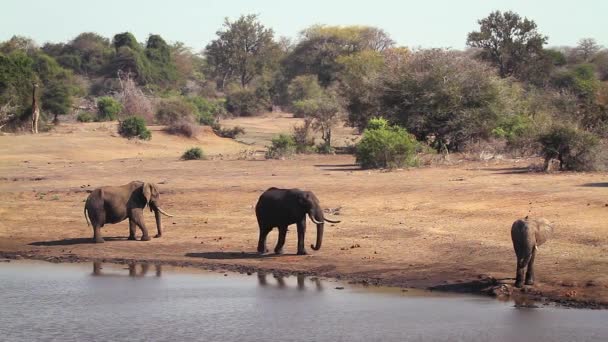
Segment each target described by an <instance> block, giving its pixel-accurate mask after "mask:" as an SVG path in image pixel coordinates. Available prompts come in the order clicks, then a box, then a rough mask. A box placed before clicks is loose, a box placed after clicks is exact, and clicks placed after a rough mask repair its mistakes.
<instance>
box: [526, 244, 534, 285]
mask: <svg viewBox="0 0 608 342" xmlns="http://www.w3.org/2000/svg"><path fill="white" fill-rule="evenodd" d="M535 257H536V248H534V249H532V255H531V256H530V261H528V270H527V271H526V282H525V284H526V285H534V259H535Z"/></svg>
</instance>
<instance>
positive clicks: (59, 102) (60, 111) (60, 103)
mask: <svg viewBox="0 0 608 342" xmlns="http://www.w3.org/2000/svg"><path fill="white" fill-rule="evenodd" d="M41 102H42V110H44V111H48V112H49V113H52V114H53V115H54V119H53V123H54V124H58V123H59V118H58V116H59V115H64V114H67V113H69V112H70V109H71V108H72V96H71V93H70V88H69V87H68V85H67V84H66V83H65V82H64V81H63V80H61V79H59V78H57V79H54V80H53V81H51V82H49V83H47V84H46V86H45V88H44V91H43V92H42V97H41Z"/></svg>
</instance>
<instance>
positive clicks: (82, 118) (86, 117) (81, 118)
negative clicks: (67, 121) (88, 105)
mask: <svg viewBox="0 0 608 342" xmlns="http://www.w3.org/2000/svg"><path fill="white" fill-rule="evenodd" d="M94 119H95V117H94V116H93V114H92V113H90V112H82V113H79V114H78V116H77V117H76V120H78V122H91V121H93V120H94Z"/></svg>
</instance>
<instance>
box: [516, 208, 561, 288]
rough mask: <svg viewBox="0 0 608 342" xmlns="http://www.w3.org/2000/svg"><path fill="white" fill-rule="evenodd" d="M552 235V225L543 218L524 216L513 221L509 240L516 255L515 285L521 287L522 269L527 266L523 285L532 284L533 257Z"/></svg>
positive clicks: (522, 279)
mask: <svg viewBox="0 0 608 342" xmlns="http://www.w3.org/2000/svg"><path fill="white" fill-rule="evenodd" d="M552 235H553V225H552V224H551V223H550V222H549V221H548V220H546V219H544V218H538V219H531V218H528V217H526V218H524V219H520V220H517V221H515V222H513V226H511V240H513V249H515V255H516V256H517V273H516V276H515V287H521V286H522V282H523V281H524V269H525V268H526V267H527V268H528V269H527V271H526V279H525V285H534V259H535V257H536V252H537V251H538V247H539V246H540V245H542V244H543V243H545V242H546V241H547V240H548V239H549V238H551V236H552Z"/></svg>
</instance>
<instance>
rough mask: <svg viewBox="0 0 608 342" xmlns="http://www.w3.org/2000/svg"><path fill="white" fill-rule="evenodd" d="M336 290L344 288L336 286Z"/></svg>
mask: <svg viewBox="0 0 608 342" xmlns="http://www.w3.org/2000/svg"><path fill="white" fill-rule="evenodd" d="M336 290H344V286H336Z"/></svg>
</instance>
